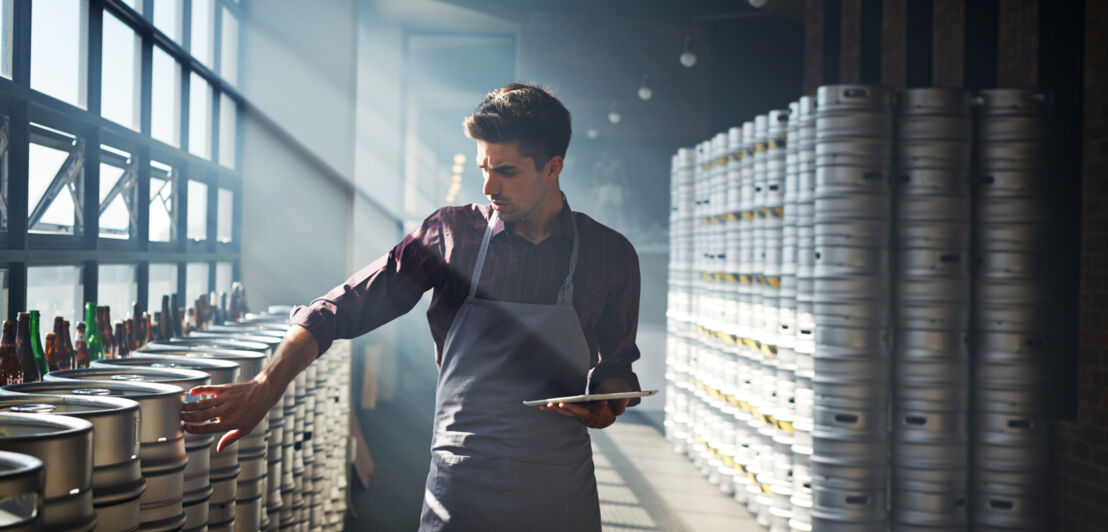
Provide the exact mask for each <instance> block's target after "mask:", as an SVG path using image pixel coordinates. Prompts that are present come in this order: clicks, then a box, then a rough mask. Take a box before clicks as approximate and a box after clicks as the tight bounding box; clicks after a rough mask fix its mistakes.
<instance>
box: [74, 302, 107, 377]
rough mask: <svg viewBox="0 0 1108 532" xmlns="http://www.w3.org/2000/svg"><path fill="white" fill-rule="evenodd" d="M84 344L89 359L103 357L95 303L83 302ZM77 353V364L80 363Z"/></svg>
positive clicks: (102, 345)
mask: <svg viewBox="0 0 1108 532" xmlns="http://www.w3.org/2000/svg"><path fill="white" fill-rule="evenodd" d="M85 345H86V346H87V348H88V356H89V360H103V359H104V344H103V343H102V342H101V340H100V329H99V326H98V325H97V323H96V303H91V302H90V303H86V304H85ZM79 355H80V353H78V357H77V363H78V364H80V356H79ZM85 367H87V366H85Z"/></svg>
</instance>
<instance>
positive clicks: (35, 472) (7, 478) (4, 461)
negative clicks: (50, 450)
mask: <svg viewBox="0 0 1108 532" xmlns="http://www.w3.org/2000/svg"><path fill="white" fill-rule="evenodd" d="M45 472H46V470H45V466H44V464H43V463H42V460H40V459H38V458H37V457H35V456H31V455H29V454H25V453H17V452H13V451H0V482H3V483H4V485H5V489H4V490H3V491H2V492H0V496H4V497H7V496H11V495H12V494H14V493H15V492H18V491H24V490H25V491H38V492H41V491H42V489H43V485H44V483H45ZM11 484H15V485H14V486H12V485H11Z"/></svg>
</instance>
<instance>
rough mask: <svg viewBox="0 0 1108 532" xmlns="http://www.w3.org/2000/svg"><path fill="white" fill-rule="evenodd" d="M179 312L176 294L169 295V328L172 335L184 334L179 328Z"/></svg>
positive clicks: (180, 317)
mask: <svg viewBox="0 0 1108 532" xmlns="http://www.w3.org/2000/svg"><path fill="white" fill-rule="evenodd" d="M181 314H182V313H181V312H180V311H179V310H178V307H177V294H172V295H170V296H169V318H170V319H169V330H170V335H172V336H177V337H180V336H184V330H183V329H182V328H181V319H182V318H183V316H181Z"/></svg>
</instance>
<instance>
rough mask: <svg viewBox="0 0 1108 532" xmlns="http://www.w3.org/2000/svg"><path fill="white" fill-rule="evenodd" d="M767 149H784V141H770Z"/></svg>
mask: <svg viewBox="0 0 1108 532" xmlns="http://www.w3.org/2000/svg"><path fill="white" fill-rule="evenodd" d="M769 147H770V148H784V147H785V139H770V141H769Z"/></svg>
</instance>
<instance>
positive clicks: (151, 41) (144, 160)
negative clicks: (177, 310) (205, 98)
mask: <svg viewBox="0 0 1108 532" xmlns="http://www.w3.org/2000/svg"><path fill="white" fill-rule="evenodd" d="M34 1H49V0H14V6H13V12H14V13H13V17H12V28H11V30H12V35H13V45H12V58H11V61H12V77H11V79H7V78H2V77H0V113H2V114H4V115H5V116H7V117H8V120H9V130H8V147H7V155H8V157H7V159H8V176H9V180H8V196H7V198H5V201H6V202H7V206H8V224H7V230H6V231H3V230H0V268H6V269H7V270H8V279H9V290H8V301H7V303H8V313H7V314H8V315H7V316H6V319H11V320H14V319H15V318H16V316H17V314H18V312H20V311H22V310H23V309H25V308H26V304H27V269H28V268H29V267H37V266H50V265H64V264H77V265H79V267H80V271H81V276H82V282H83V286H84V288H83V291H84V301H98V288H99V276H98V272H99V266H100V265H101V264H105V265H108V264H133V265H135V266H136V277H137V282H138V286H137V302H138V303H139V304H140V306H142V307H143V308H144V310H147V311H149V310H151V309H145V306H146V303H147V301H148V299H149V265H150V264H151V263H173V264H176V265H177V269H178V273H177V292H178V293H180V294H181V297H182V301H186V302H187V301H191V300H193V299H195V297H196V295H197V294H191V295H190V294H185V293H184V291H185V286H186V281H187V279H186V265H187V264H188V263H194V262H205V263H208V281H207V284H208V286H209V287H214V286H215V283H216V279H215V273H216V269H217V264H218V263H221V262H230V263H231V264H232V280H234V281H237V280H239V278H240V277H239V276H240V252H241V240H240V236H241V233H242V232H241V204H242V171H241V169H240V168H227V167H224V166H221V165H220V164H219V159H220V156H219V148H220V145H219V144H220V143H219V136H220V133H221V131H220V130H221V127H220V126H221V122H220V114H219V113H220V104H221V102H222V96H223V95H224V94H225V95H227V96H228V97H229V98H230V101H232V102H234V103H235V105H236V109H235V131H234V132H233V134H234V135H235V140H236V141H235V143H234V151H235V153H234V156H233V159H234V160H235V161H236V162H237V164H236V166H241V161H242V156H241V152H242V144H243V143H242V142H241V140H242V129H243V128H242V114H243V109H244V108H245V106H246V101H245V99H244V98H243V96H242V94H241V93H239V92H238V91H237V89H236V88H235V87H234V85H232V84H230V83H227V82H226V81H224V80H223V78H222V77H220V76H219V75H218V74H216V72H219V69H220V67H221V61H222V57H221V56H222V53H223V48H224V47H223V46H222V42H221V40H222V18H223V13H224V12H225V11H224V9H226V10H227V12H229V13H231V14H232V15H233V16H235V17H236V18H237V19H238V21H239V23H240V31H239V34H238V43H237V45H236V46H235V48H236V50H237V53H239V54H240V55H241V50H242V41H243V33H244V32H243V31H242V28H241V26H242V21H243V20H244V19H245V15H246V13H247V9H248V5H247V3H245V2H233V1H231V0H214V1H213V7H214V9H213V12H212V17H213V18H214V21H213V28H212V31H213V35H212V36H211V37H212V43H211V44H212V47H213V48H212V51H211V52H212V54H213V56H214V59H213V61H212V66H211V67H208V66H207V65H205V64H204V63H202V62H201V61H199V60H198V59H197V58H195V57H193V56H192V55H190V53H189V48H190V44H191V43H190V39H191V33H192V32H191V18H192V16H191V15H192V13H191V9H192V2H193V0H182V2H181V15H180V16H181V20H180V25H181V26H182V27H181V28H180V31H181V34H182V38H181V42H180V43H178V42H177V41H174V40H173V39H171V38H170V37H169V36H167V35H166V34H165V33H163V32H162V31H161V30H160V29H158V28H157V27H155V26H154V23H153V10H154V9H156V1H155V0H141V3H140V5H141V7H142V9H141V10H138V11H136V10H134V9H132V8H131V7H130V6H129V5H128V4H126V3H125V2H123V1H122V0H86V2H85V3H83V7H84V8H85V9H87V10H88V13H87V18H88V32H87V41H86V42H85V43H84V44H85V53H84V58H83V61H84V62H85V65H84V66H85V73H86V77H85V79H83V80H81V82H82V83H84V84H85V86H86V91H87V97H86V102H85V103H86V108H81V107H78V106H75V105H71V104H69V103H67V102H63V101H61V100H58V99H56V98H54V97H52V96H49V95H46V94H44V93H40V92H38V91H35V90H33V89H31V88H30V74H31V68H32V65H31V10H32V2H34ZM198 1H203V0H198ZM163 5H165V4H163ZM105 11H108V12H110V13H111V14H112V15H113V16H115V17H116V18H118V19H119V20H120V21H121V22H123V23H124V24H126V25H127V26H129V27H130V28H131V29H132V30H134V32H135V35H136V37H137V38H138V39H139V41H140V50H139V52H140V55H141V69H140V82H139V86H140V87H141V90H140V91H139V94H137V95H136V97H137V98H138V104H139V105H138V108H139V119H138V124H139V130H138V131H135V130H132V129H130V128H128V127H127V126H124V125H121V124H117V123H115V122H113V121H111V120H109V119H107V118H104V117H102V116H100V111H101V91H102V89H101V88H102V86H103V85H102V81H103V80H102V68H101V67H102V51H103V46H102V44H103V21H104V12H105ZM155 45H157V46H159V47H160V48H162V49H163V50H164V51H166V52H167V53H168V54H169V56H170V57H171V58H173V60H174V61H175V62H176V63H177V65H178V67H179V68H181V79H180V90H179V95H180V101H179V102H178V106H179V109H178V111H179V113H180V117H181V120H180V124H179V127H180V131H179V133H178V138H179V142H178V144H179V146H177V147H175V146H172V145H170V144H166V143H163V142H161V141H159V140H156V139H154V138H152V137H151V136H150V131H151V106H152V104H151V100H152V98H151V96H152V62H153V49H154V48H153V47H154V46H155ZM236 64H238V65H239V69H240V70H241V65H242V64H243V62H242V60H241V57H240V58H238V60H237V61H236ZM194 72H195V73H196V74H198V75H199V76H200V77H201V78H203V79H204V80H206V81H207V82H208V84H209V86H210V87H211V90H212V92H211V97H212V100H213V104H212V110H211V111H212V112H211V116H210V117H209V121H208V122H209V126H210V135H208V137H209V139H208V140H209V141H210V143H211V145H210V147H209V150H208V152H209V154H210V155H209V158H203V157H198V156H196V155H193V154H192V153H191V152H190V151H189V146H188V138H189V129H188V128H189V125H190V124H189V120H188V116H189V113H188V111H189V108H188V107H189V100H190V97H189V96H190V94H189V80H190V77H191V74H192V73H194ZM236 74H237V73H236ZM236 77H237V76H236ZM32 122H33V123H37V124H41V125H43V126H46V127H49V128H52V129H57V130H59V131H64V132H66V133H68V134H71V135H74V136H76V137H78V138H80V139H82V140H83V142H84V154H83V155H84V176H83V179H84V181H83V185H82V197H81V210H82V212H83V213H84V214H83V216H82V224H81V232H80V233H78V234H74V235H52V234H29V233H28V232H27V229H28V214H29V212H28V211H29V210H30V208H29V206H28V205H27V203H28V197H27V196H28V185H29V181H28V174H27V171H28V163H29V146H30V139H31V126H30V124H31V123H32ZM102 144H103V145H107V146H111V147H113V148H118V149H120V150H123V151H127V152H129V153H130V154H131V157H132V159H133V161H134V162H135V164H136V165H137V168H138V176H137V180H136V185H137V191H136V194H137V196H138V199H139V201H137V212H136V213H135V214H136V219H137V227H134V231H133V233H132V237H131V238H129V239H126V240H124V239H112V238H101V237H100V219H99V218H100V217H99V208H100V202H99V193H100V162H101V156H100V154H101V148H100V147H101V145H102ZM151 160H155V161H158V162H160V163H165V164H168V165H170V166H171V167H172V168H173V180H174V183H173V194H174V196H173V213H172V215H173V216H174V218H175V221H176V222H177V227H178V231H177V234H176V235H175V238H174V239H172V241H170V242H151V241H150V239H149V230H150V201H149V198H150V175H151V173H150V162H151ZM190 179H191V180H196V181H200V182H203V183H205V184H206V185H208V209H207V211H208V212H207V220H208V224H207V225H208V227H207V238H206V239H205V240H204V241H200V242H191V241H189V240H188V238H187V215H188V204H189V201H188V191H187V189H188V187H187V183H188V181H189V180H190ZM220 188H224V189H229V190H231V191H232V194H233V196H232V213H233V216H232V221H231V223H232V241H231V242H227V243H221V242H218V239H217V225H216V224H217V218H216V217H217V215H218V209H219V205H218V204H217V202H218V190H219V189H220ZM113 310H116V311H117V312H119V311H122V310H123V309H119V310H117V309H113ZM153 310H157V309H153ZM129 312H130V309H127V313H128V314H129ZM51 318H52V317H51ZM68 318H70V320H71V321H74V322H76V321H80V320H81V319H82V317H81V316H70V317H68Z"/></svg>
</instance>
